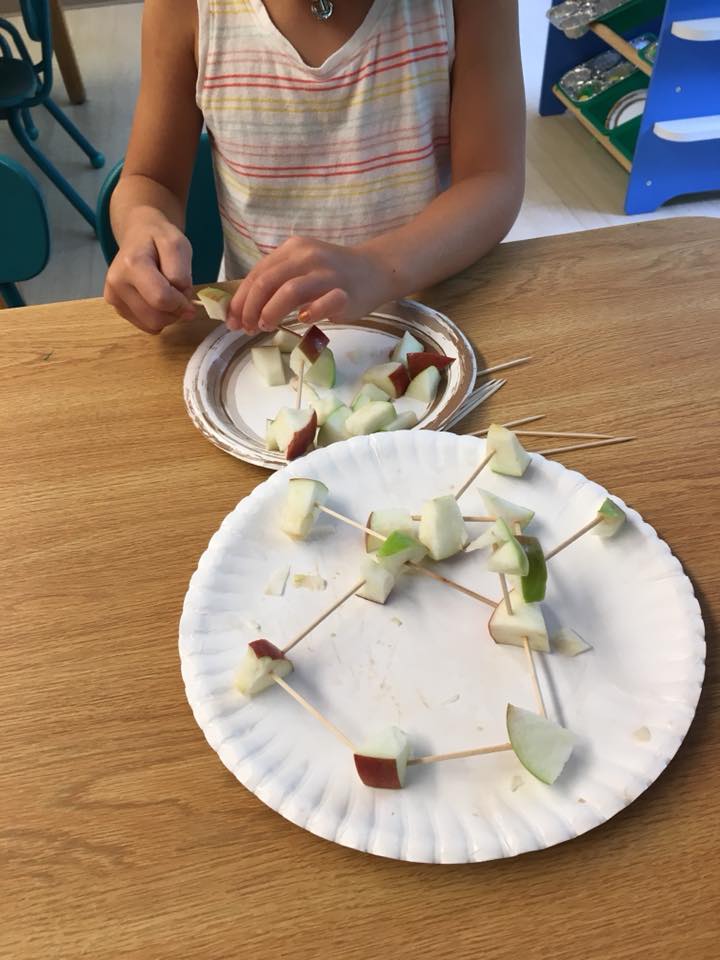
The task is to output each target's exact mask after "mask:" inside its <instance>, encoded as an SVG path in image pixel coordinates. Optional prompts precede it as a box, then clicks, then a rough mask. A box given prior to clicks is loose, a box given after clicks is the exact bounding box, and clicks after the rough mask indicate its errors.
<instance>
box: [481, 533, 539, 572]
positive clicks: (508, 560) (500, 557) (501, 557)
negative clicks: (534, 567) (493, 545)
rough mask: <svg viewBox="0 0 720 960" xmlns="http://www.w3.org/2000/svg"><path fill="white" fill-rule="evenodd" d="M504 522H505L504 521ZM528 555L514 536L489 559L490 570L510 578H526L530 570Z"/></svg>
mask: <svg viewBox="0 0 720 960" xmlns="http://www.w3.org/2000/svg"><path fill="white" fill-rule="evenodd" d="M503 522H504V521H503ZM529 566H530V565H529V563H528V558H527V554H526V553H525V551H524V550H523V548H522V547H521V546H520V544H519V543H518V542H517V540H516V539H515V537H513V536H512V535H511V536H510V539H509V540H508V541H507V542H506V543H503V545H502V546H500V547H498V548H497V550H495V552H494V553H493V554H491V555H490V558H489V559H488V565H487V567H488V570H491V571H492V572H493V573H504V574H507V575H508V576H516V577H524V576H525V574H526V573H527V572H528V570H529Z"/></svg>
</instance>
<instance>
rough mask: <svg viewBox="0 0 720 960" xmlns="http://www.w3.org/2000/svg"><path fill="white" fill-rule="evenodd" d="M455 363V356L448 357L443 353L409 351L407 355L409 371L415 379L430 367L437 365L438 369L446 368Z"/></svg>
mask: <svg viewBox="0 0 720 960" xmlns="http://www.w3.org/2000/svg"><path fill="white" fill-rule="evenodd" d="M452 363H455V357H446V356H445V354H443V353H429V352H425V353H409V354H408V355H407V365H408V371H409V373H410V378H411V379H414V378H415V377H416V376H417V375H418V374H419V373H422V372H423V370H426V369H427V368H428V367H437V368H438V370H445V368H446V367H449V366H450V364H452Z"/></svg>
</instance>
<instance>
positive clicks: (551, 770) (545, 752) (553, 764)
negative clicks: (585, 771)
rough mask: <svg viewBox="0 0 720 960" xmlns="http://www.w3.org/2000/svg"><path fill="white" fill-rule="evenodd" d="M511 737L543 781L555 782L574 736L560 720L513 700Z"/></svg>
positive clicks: (519, 755)
mask: <svg viewBox="0 0 720 960" xmlns="http://www.w3.org/2000/svg"><path fill="white" fill-rule="evenodd" d="M506 721H507V731H508V739H509V741H510V743H511V744H512V748H513V750H514V751H515V755H516V757H517V758H518V760H519V761H520V763H521V764H522V765H523V766H524V767H525V769H526V770H528V771H529V772H530V773H531V774H532V775H533V776H534V777H537V778H538V780H542V782H543V783H548V784H550V783H555V781H556V780H557V778H558V777H559V776H560V774H561V773H562V772H563V769H564V767H565V764H566V763H567V762H568V760H569V759H570V755H571V753H572V751H573V747H574V746H575V743H576V738H575V736H574V735H573V734H572V733H570V731H569V730H566V729H565V727H561V726H560V725H559V724H557V723H554V722H553V721H552V720H548V719H547V718H546V717H541V716H539V714H537V713H532V712H531V711H530V710H523V708H522V707H516V706H514V705H513V704H512V703H509V704H508V705H507V714H506Z"/></svg>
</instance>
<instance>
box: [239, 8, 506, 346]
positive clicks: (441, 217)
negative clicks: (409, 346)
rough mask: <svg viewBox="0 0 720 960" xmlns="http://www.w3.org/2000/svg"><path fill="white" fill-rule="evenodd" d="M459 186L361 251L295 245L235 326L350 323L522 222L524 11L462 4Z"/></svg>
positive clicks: (259, 272) (276, 259)
mask: <svg viewBox="0 0 720 960" xmlns="http://www.w3.org/2000/svg"><path fill="white" fill-rule="evenodd" d="M455 17H456V31H455V35H456V59H455V67H454V71H453V92H452V108H451V116H450V141H451V157H452V186H451V187H450V189H448V190H447V191H445V192H444V193H443V194H441V195H440V196H439V197H437V198H436V199H435V200H434V201H433V202H432V203H430V204H429V205H428V206H427V208H426V209H425V210H424V211H423V212H422V213H420V214H419V215H418V216H417V217H415V218H414V219H413V220H412V221H410V223H408V224H406V225H405V226H403V227H400V228H399V229H397V230H392V231H390V232H389V233H384V234H382V235H380V236H378V237H376V238H374V239H373V240H371V241H370V242H368V243H365V244H362V245H360V246H357V247H341V246H336V245H334V244H324V243H318V242H317V241H313V240H304V239H301V238H293V239H291V240H289V241H287V243H285V244H283V245H282V246H281V247H279V248H278V249H277V250H275V251H273V253H271V254H270V255H269V256H267V257H265V258H264V259H263V260H262V261H261V262H260V263H259V264H258V265H257V266H256V267H254V268H253V270H252V271H251V272H250V273H249V274H248V276H247V278H246V279H245V280H244V281H243V283H242V284H241V285H240V287H239V288H238V291H237V293H236V295H235V298H234V299H233V303H232V308H231V319H230V323H229V325H230V326H233V327H236V328H239V327H241V326H243V327H245V328H246V329H248V330H254V329H256V328H257V326H258V325H259V326H260V327H261V328H263V329H272V328H274V327H275V326H276V325H277V324H278V323H279V322H280V320H281V319H282V317H283V316H284V315H285V314H286V313H288V312H290V311H291V310H294V309H296V308H298V307H301V306H305V305H307V311H308V312H307V314H306V319H307V320H309V321H310V320H316V319H320V318H322V317H326V316H329V317H332V318H333V319H353V318H356V317H359V316H361V315H362V314H363V313H365V312H366V311H369V310H372V309H374V308H375V307H377V306H378V305H379V304H381V303H383V302H384V301H386V300H389V299H393V298H396V297H401V296H405V295H407V294H408V293H410V292H412V291H414V290H417V289H420V288H422V287H426V286H429V285H431V284H433V283H436V282H438V281H439V280H442V279H444V278H445V277H448V276H450V275H451V274H453V273H457V272H458V271H459V270H462V269H464V268H465V267H467V266H469V265H470V264H471V263H473V262H474V261H475V260H477V259H478V258H479V257H481V256H482V255H483V254H485V253H487V252H488V251H489V250H491V249H492V248H493V247H494V246H495V245H496V244H497V243H499V242H500V240H502V238H503V237H504V236H505V234H506V233H507V232H508V230H509V229H510V227H511V226H512V224H513V223H514V221H515V218H516V216H517V213H518V210H519V208H520V204H521V202H522V196H523V190H524V179H525V101H524V93H523V77H522V66H521V63H520V48H519V39H518V18H517V4H516V3H513V2H511V0H483V2H482V3H478V2H477V0H455Z"/></svg>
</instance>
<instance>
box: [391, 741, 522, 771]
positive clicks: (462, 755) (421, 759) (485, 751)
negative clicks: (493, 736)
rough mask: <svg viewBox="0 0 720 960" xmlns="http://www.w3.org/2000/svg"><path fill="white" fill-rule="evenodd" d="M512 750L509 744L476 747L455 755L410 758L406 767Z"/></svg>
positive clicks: (459, 751) (440, 754)
mask: <svg viewBox="0 0 720 960" xmlns="http://www.w3.org/2000/svg"><path fill="white" fill-rule="evenodd" d="M506 750H512V744H511V743H496V744H493V746H491V747H476V748H475V749H474V750H457V751H456V752H455V753H435V754H433V755H432V756H429V757H411V758H410V759H409V760H408V766H410V765H411V764H418V763H440V762H442V761H443V760H463V759H465V757H483V756H485V755H486V754H489V753H503V752H504V751H506Z"/></svg>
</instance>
